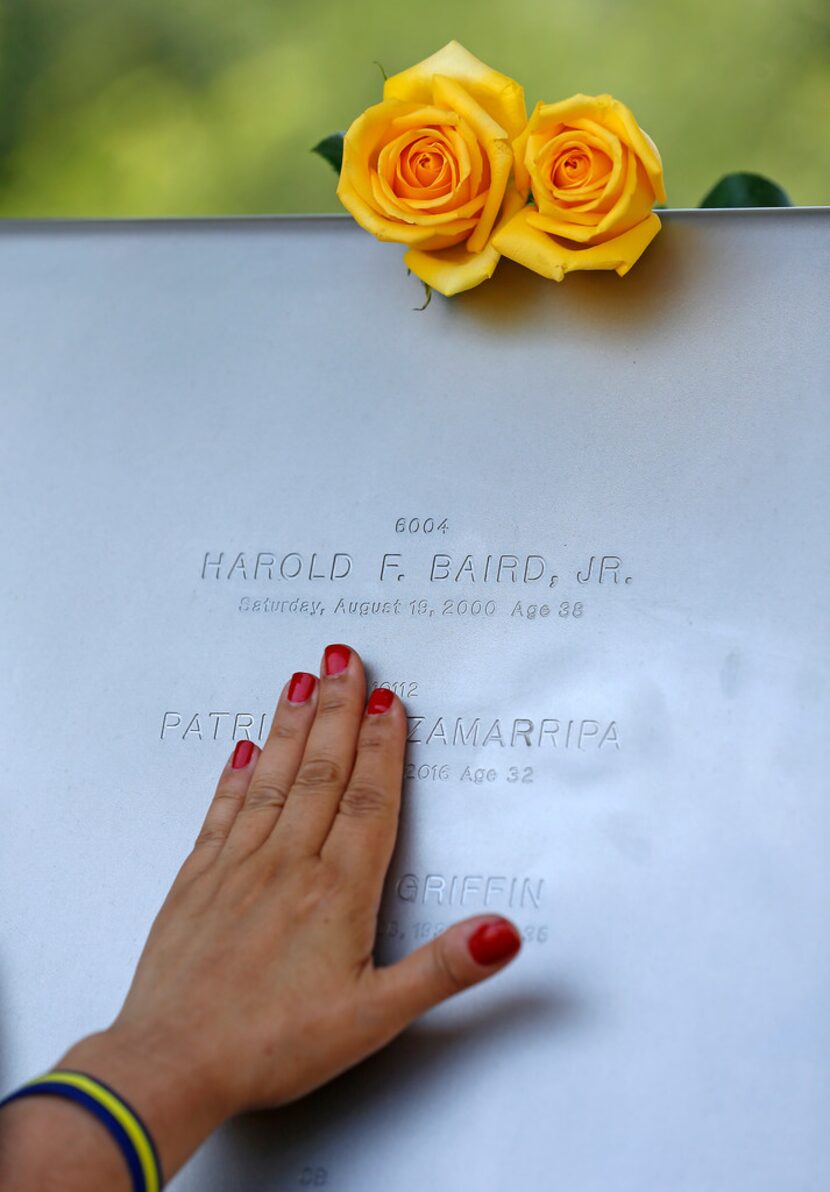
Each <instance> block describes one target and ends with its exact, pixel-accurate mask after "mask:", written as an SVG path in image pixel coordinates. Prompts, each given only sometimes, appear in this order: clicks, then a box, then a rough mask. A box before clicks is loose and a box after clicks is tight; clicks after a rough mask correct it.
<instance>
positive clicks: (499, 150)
mask: <svg viewBox="0 0 830 1192" xmlns="http://www.w3.org/2000/svg"><path fill="white" fill-rule="evenodd" d="M433 94H434V97H435V100H436V102H438V103H446V104H448V105H449V106H451V107H452V108H453V110H454V111H456V112H458V114H459V116H460V117H461V119H462V121H463V122H465V123H467V124H469V126H470V127H471V128H472V130H473V132H474V133H475V134H476V136H477V137H478V139H479V142H480V143H481V144H482V145H483V147H484V151H485V153H486V154H487V158H488V160H489V162H490V190H489V193H488V195H487V202H486V203H485V204H484V209H483V210H482V212H481V216H480V217H479V222H478V226H477V227H476V229H475V231H474V232H473V234H472V235H471V236H470V239H469V242H468V249H469V251H470V252H481V250H482V249H483V248H484V247H485V246H486V244H487V241H488V240H489V239H490V233H491V232H492V230H493V225H494V223H495V222H496V218H497V216H498V213H499V210H500V208H501V204H502V200H503V198H504V192H505V189H506V187H507V180H508V178H509V177H510V170H511V168H512V166H513V154H512V153H511V152H510V146H509V145H508V143H507V133H506V132H505V130H504V129H503V128H502V127H501V125H500V124H497V123H496V121H495V120H493V119H492V118H491V117H490V116H489V115H488V114H487V112H485V110H484V108H482V107H481V106H480V105H479V104H478V103H476V101H475V100H474V99H473V98H472V97H471V96H470V95H469V94H468V93H467V92H466V91H465V89H464V88H463V87H462V86H461V85H460V84H459V83H456V81H455V80H454V79H448V78H444V76H443V75H436V77H435V78H434V79H433Z"/></svg>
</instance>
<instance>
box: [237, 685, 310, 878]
mask: <svg viewBox="0 0 830 1192" xmlns="http://www.w3.org/2000/svg"><path fill="white" fill-rule="evenodd" d="M317 692H318V681H317V676H316V675H311V674H308V673H307V672H305V671H297V672H296V673H295V674H294V675H292V676H291V679H290V680H289V681H288V682H287V683H286V684H285V686H284V687H283V689H282V692H281V693H280V697H279V700H278V702H277V708H276V711H275V712H274V719H273V721H272V722H271V729H270V732H269V733H268V739H267V741H266V742H265V745H264V746H263V749H262V753H261V754H260V756H259V760H258V761H257V763H256V766H255V768H254V771H253V775H252V777H251V780H250V783H249V785H248V788H247V791H246V793H245V799H244V802H243V804H242V807H241V808H240V809H239V813H238V815H237V816H236V818H235V820H234V823H233V827H232V829H231V831H230V834H229V836H228V840H227V847H226V852H227V855H228V857H234V858H238V857H240V856H248V855H249V854H250V853H252V852H253V851H254V850H255V849H257V848H258V847H259V846H260V845H261V844H262V843H263V842H264V841H265V840H266V839H267V838H268V836H269V835H270V834H271V832H272V831H273V829H274V825H275V824H276V823H277V820H278V819H279V817H280V814H281V812H282V809H283V807H284V806H285V802H286V800H287V798H288V792H289V791H290V790H291V787H292V785H293V783H294V779H295V778H296V776H297V771H298V769H299V767H300V762H301V761H302V757H303V752H304V750H305V747H306V743H307V741H308V735H309V732H310V730H311V726H312V723H313V722H314V713H315V712H316V710H317Z"/></svg>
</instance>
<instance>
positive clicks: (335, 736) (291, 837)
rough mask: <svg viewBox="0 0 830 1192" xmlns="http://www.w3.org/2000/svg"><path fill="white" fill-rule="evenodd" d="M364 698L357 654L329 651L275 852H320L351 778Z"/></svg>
mask: <svg viewBox="0 0 830 1192" xmlns="http://www.w3.org/2000/svg"><path fill="white" fill-rule="evenodd" d="M365 698H366V680H365V677H364V674H363V663H362V662H361V660H360V658H359V656H358V654H357V653H356V652H355V651H354V650H350V649H349V647H348V646H342V645H330V646H326V649H325V652H324V655H323V661H322V665H321V668H320V688H319V693H318V696H317V710H316V714H315V716H314V723H313V724H312V726H311V730H310V732H309V734H308V740H307V741H306V746H305V752H304V753H303V758H302V761H301V762H300V766H299V769H298V770H297V774H296V777H295V779H294V783H293V785H292V787H291V791H290V793H289V796H288V799H287V802H286V805H285V808H284V810H283V812H282V814H281V816H280V819H279V824H278V825H277V828H276V830H275V831H274V833H273V837H272V839H273V842H274V847H275V848H278V849H280V850H287V851H289V852H290V853H291V854H292V855H296V854H297V853H306V854H313V853H318V852H319V851H320V849H321V847H322V845H323V843H324V841H325V839H326V837H327V836H328V834H329V829H330V827H331V823H332V820H333V819H334V817H335V815H336V814H337V808H338V805H339V803H340V798H341V796H342V794H343V792H344V790H345V789H346V786H347V784H348V781H349V778H350V777H351V773H352V766H353V765H354V760H355V751H356V744H357V734H358V729H359V727H360V723H361V720H362V718H363V705H364V700H365Z"/></svg>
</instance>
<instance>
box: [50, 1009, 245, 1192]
mask: <svg viewBox="0 0 830 1192" xmlns="http://www.w3.org/2000/svg"><path fill="white" fill-rule="evenodd" d="M55 1066H56V1067H58V1068H66V1069H71V1070H75V1071H78V1072H84V1073H86V1074H87V1075H89V1076H93V1077H97V1078H98V1079H99V1080H102V1081H104V1082H105V1083H106V1084H108V1085H110V1087H111V1088H112V1089H113V1090H114V1091H115V1092H116V1093H117V1094H118V1095H119V1096H121V1097H123V1098H124V1100H125V1101H127V1102H128V1103H129V1105H130V1106H131V1107H132V1108H133V1110H134V1111H135V1112H136V1113H137V1114H138V1115H139V1117H141V1119H142V1120H143V1122H144V1124H145V1126H146V1128H147V1130H148V1131H149V1132H150V1135H151V1136H152V1139H153V1142H154V1144H155V1146H156V1150H157V1151H158V1155H159V1158H160V1161H161V1166H162V1170H163V1173H164V1178H165V1180H169V1179H170V1178H171V1177H172V1176H173V1175H174V1174H175V1173H176V1171H178V1169H179V1168H180V1167H181V1166H182V1164H184V1163H185V1162H186V1161H187V1160H188V1159H189V1157H190V1156H191V1155H192V1154H193V1152H194V1151H195V1150H196V1149H197V1148H198V1147H199V1146H200V1145H201V1144H202V1143H203V1142H204V1141H205V1139H206V1138H207V1137H208V1135H209V1134H211V1133H212V1132H213V1130H215V1129H216V1128H217V1127H218V1126H219V1125H221V1123H222V1122H223V1121H224V1120H225V1119H226V1118H228V1117H230V1116H231V1113H232V1110H231V1108H230V1107H229V1106H227V1105H225V1104H224V1103H223V1100H222V1098H221V1096H220V1095H219V1094H218V1092H217V1091H216V1090H214V1089H213V1088H212V1087H211V1085H210V1083H209V1082H208V1081H207V1080H206V1079H205V1076H204V1074H203V1073H202V1072H201V1071H200V1070H199V1068H198V1065H194V1064H193V1062H192V1057H191V1056H189V1055H188V1054H187V1052H186V1050H185V1049H184V1048H183V1047H182V1045H181V1042H180V1041H178V1040H173V1039H171V1037H170V1036H169V1035H168V1033H167V1032H166V1031H160V1030H156V1029H154V1028H152V1027H149V1026H139V1025H137V1024H132V1023H120V1022H118V1021H116V1022H115V1023H114V1024H113V1025H112V1026H111V1027H109V1028H108V1029H107V1030H104V1031H101V1032H99V1033H97V1034H94V1035H89V1036H87V1037H86V1038H85V1039H81V1040H80V1042H78V1043H76V1044H75V1045H74V1046H73V1047H71V1048H70V1049H69V1051H68V1052H67V1053H66V1055H64V1056H63V1057H62V1058H61V1060H60V1061H59V1062H58V1064H56V1065H55Z"/></svg>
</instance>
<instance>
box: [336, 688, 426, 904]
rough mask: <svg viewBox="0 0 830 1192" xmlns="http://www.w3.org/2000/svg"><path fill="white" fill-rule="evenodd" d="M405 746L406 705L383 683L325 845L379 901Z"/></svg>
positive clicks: (371, 703)
mask: <svg viewBox="0 0 830 1192" xmlns="http://www.w3.org/2000/svg"><path fill="white" fill-rule="evenodd" d="M405 748H406V715H405V713H404V709H403V705H402V704H401V702H400V700H399V699H397V698H396V696H395V695H393V693H392V692H391V691H389V690H387V689H386V688H382V687H379V688H377V689H376V690H375V691H373V692H372V695H371V697H370V699H369V702H368V704H367V705H366V711H365V714H364V716H363V721H362V723H361V726H360V735H359V737H358V741H357V756H356V757H355V762H354V766H353V768H352V773H351V777H350V779H349V782H348V784H347V786H346V789H345V790H344V791H343V794H342V795H341V796H340V802H339V804H338V807H337V814H336V815H335V817H334V821H333V823H332V825H331V831H330V832H329V835H328V838H327V840H326V842H325V844H324V845H323V850H322V851H323V856H324V857H325V856H327V857H330V858H331V860H332V861H333V862H334V863H335V864H336V865H337V867H338V868H339V869H340V870H341V871H342V872H344V873H346V874H347V875H348V877H349V880H350V881H352V882H354V883H355V884H356V885H359V886H361V887H363V888H364V889H365V887H366V886H367V885H368V886H369V887H370V897H371V898H372V899H373V901H374V902H379V901H380V894H381V889H382V887H383V879H384V876H385V874H386V870H387V869H388V867H389V861H390V858H391V856H392V850H393V849H394V847H395V837H396V836H397V832H398V813H399V811H400V804H401V783H402V779H403V760H404V751H405Z"/></svg>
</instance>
